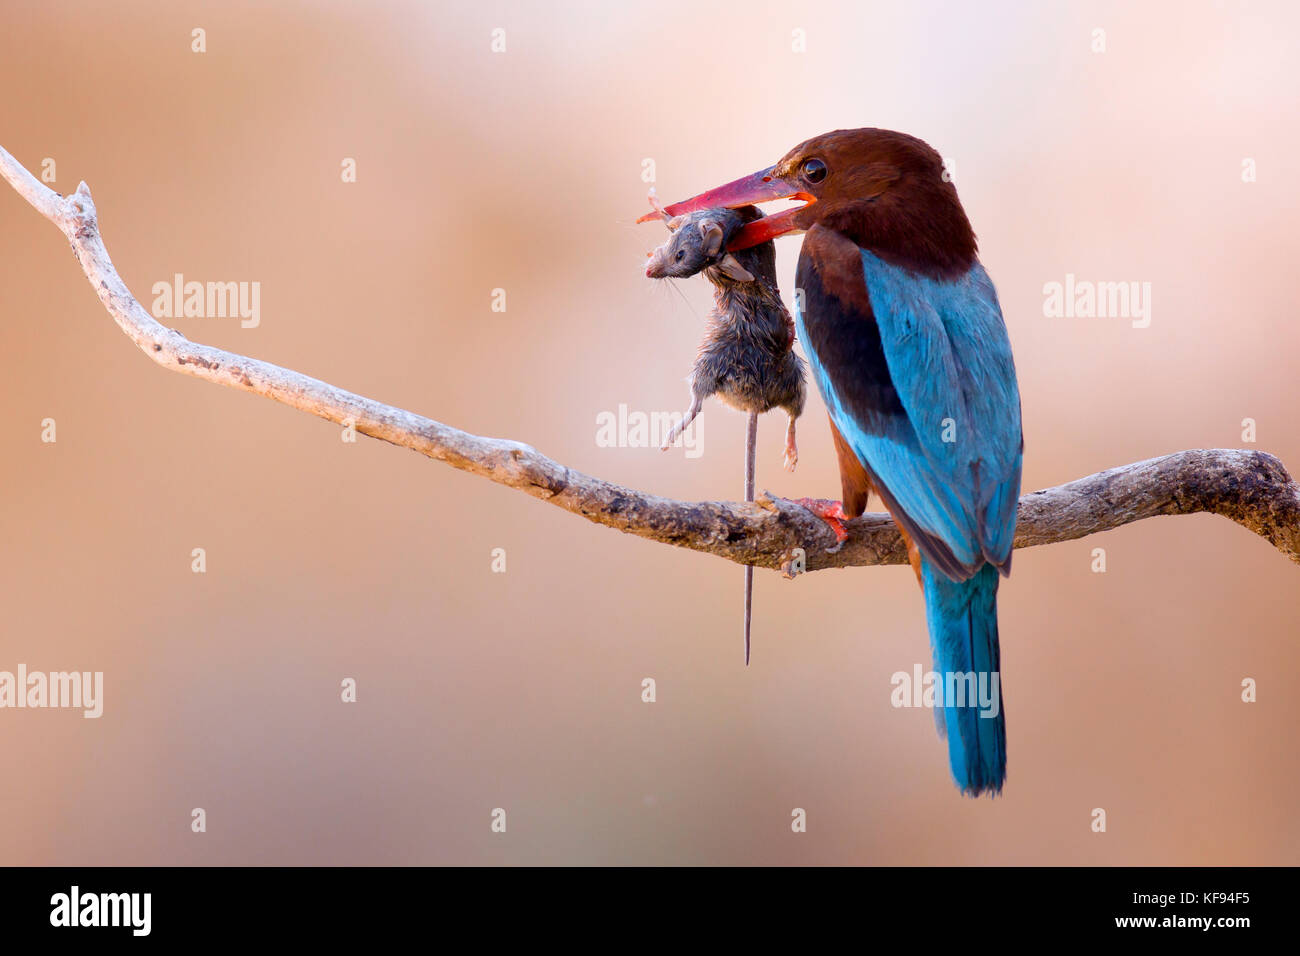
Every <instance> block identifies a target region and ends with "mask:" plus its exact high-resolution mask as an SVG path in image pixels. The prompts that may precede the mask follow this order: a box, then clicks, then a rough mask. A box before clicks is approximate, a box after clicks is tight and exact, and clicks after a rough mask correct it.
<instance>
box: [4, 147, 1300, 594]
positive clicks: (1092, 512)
mask: <svg viewBox="0 0 1300 956" xmlns="http://www.w3.org/2000/svg"><path fill="white" fill-rule="evenodd" d="M0 174H3V176H4V177H5V179H7V180H8V181H9V183H10V185H12V186H13V187H14V189H15V190H17V191H18V193H19V194H20V195H21V196H22V197H23V198H24V199H26V200H27V201H28V202H29V203H31V204H32V206H34V207H35V208H36V209H37V210H38V211H39V212H40V213H41V214H42V215H43V216H45V217H46V218H47V219H49V220H50V221H51V222H53V223H54V224H55V225H57V226H58V227H59V229H60V230H62V232H63V234H64V235H65V236H66V237H67V238H68V241H69V242H70V243H71V244H72V249H73V252H75V253H76V255H77V259H78V261H80V263H81V267H82V269H83V270H84V271H85V273H86V278H87V279H89V280H90V284H91V286H92V287H93V288H94V289H95V292H96V294H98V296H99V298H100V301H101V302H103V303H104V307H105V308H106V309H107V310H108V312H109V314H110V315H111V316H112V317H113V319H114V320H115V321H116V322H117V324H118V326H119V327H120V328H121V329H122V331H123V332H125V333H126V334H127V336H128V337H129V338H130V339H131V341H133V342H134V343H135V344H136V345H137V346H139V347H140V349H141V350H142V351H143V352H144V353H145V354H146V355H148V356H149V357H150V358H151V359H153V360H154V361H155V362H157V363H158V364H159V365H161V366H163V367H164V368H168V369H171V370H172V371H174V372H181V373H182V374H185V375H193V376H195V377H196V378H201V379H203V380H204V381H208V382H213V383H215V384H217V385H225V386H227V387H229V388H237V389H241V390H243V391H246V392H253V393H254V394H257V395H262V396H264V397H266V398H269V399H272V400H274V401H277V402H281V403H283V404H285V405H290V406H292V407H293V408H297V409H299V410H301V411H304V412H309V413H310V414H312V415H316V416H318V417H320V418H324V419H327V420H328V421H332V422H335V423H338V424H340V425H346V424H349V423H350V424H353V425H354V426H355V428H356V430H357V431H359V432H361V433H362V434H365V435H370V436H371V437H373V438H379V439H382V440H383V441H386V442H391V443H392V444H394V445H400V446H401V447H403V448H410V449H411V450H413V451H417V452H419V453H420V454H422V455H427V456H428V457H430V458H434V459H437V460H438V461H443V462H446V463H447V464H449V465H451V466H452V467H453V468H459V469H461V470H462V471H468V472H470V473H472V474H475V475H481V476H482V477H484V478H487V479H489V480H491V481H495V482H497V483H498V484H502V485H506V486H507V487H510V488H517V489H519V490H521V491H524V492H526V493H528V494H530V495H532V496H533V497H535V498H541V499H543V500H544V501H548V502H550V503H551V504H553V505H556V506H558V507H560V508H564V509H565V510H566V511H570V512H573V513H574V514H578V515H582V516H583V517H584V518H586V519H587V520H589V521H593V522H596V523H597V524H603V525H606V526H608V527H611V528H617V529H619V530H620V531H625V532H628V533H630V534H635V535H639V536H640V537H643V538H649V539H651V540H653V541H662V542H664V543H665V544H671V545H675V546H677V547H683V548H691V549H693V550H695V551H704V552H707V553H709V554H715V555H718V556H719V557H723V558H727V559H729V560H731V561H735V562H737V563H740V564H755V565H758V566H759V567H767V568H780V567H782V565H783V564H784V563H785V562H787V561H788V560H789V559H790V556H791V554H792V552H793V550H794V549H796V548H803V549H804V551H805V553H806V567H807V570H809V571H816V570H819V569H821V568H835V567H849V566H853V565H871V564H903V563H906V561H907V552H906V550H905V549H904V547H903V544H902V541H901V539H900V537H899V535H898V532H897V530H896V529H895V527H894V524H893V522H892V521H891V520H890V518H889V517H888V516H887V515H883V514H867V515H863V516H862V517H861V518H858V519H856V520H854V521H851V522H849V523H848V529H849V540H848V541H847V542H846V543H845V545H844V547H843V548H842V549H840V550H839V551H838V552H835V553H833V554H832V553H829V552H827V551H826V550H825V549H826V548H827V547H828V546H829V545H830V544H832V542H833V537H832V535H831V533H830V531H829V530H828V529H827V528H826V526H825V524H824V523H823V522H822V521H821V520H820V519H818V518H815V517H813V516H812V515H811V514H809V513H808V512H806V511H804V510H803V509H802V508H800V507H798V506H797V505H792V504H790V503H788V502H785V501H782V500H780V499H775V500H774V499H770V498H763V499H761V500H759V501H758V502H756V503H753V504H745V503H743V502H719V501H706V502H694V503H692V502H682V501H674V500H672V499H669V498H661V497H659V496H657V495H651V494H646V493H645V492H641V491H636V490H634V489H632V488H625V487H623V486H621V485H616V484H612V483H610V482H607V481H602V480H600V479H599V478H593V477H591V476H590V475H584V474H582V473H581V472H577V471H574V470H572V469H570V468H566V467H565V466H564V465H561V464H559V463H558V462H555V461H552V460H551V459H550V458H547V457H546V456H545V455H542V454H540V453H539V452H537V451H536V450H535V449H533V448H531V447H530V446H528V445H524V444H521V443H519V442H515V441H509V440H505V439H499V438H482V437H479V436H478V435H471V434H469V433H468V432H463V431H460V430H459V429H456V428H452V427H450V426H449V425H443V424H441V423H440V422H436V421H433V420H432V419H430V418H425V417H423V416H421V415H416V414H414V413H413V412H408V411H405V410H403V409H400V408H395V407H393V406H391V405H384V404H382V403H381V402H376V401H374V400H373V399H369V398H366V397H364V396H362V395H357V394H355V393H353V392H348V391H344V390H343V389H341V388H337V387H335V386H333V385H330V384H329V383H328V382H322V381H320V380H319V379H314V378H310V377H308V376H306V375H302V374H301V373H299V372H295V371H293V370H291V369H286V368H281V367H280V366H278V365H272V364H270V363H269V362H261V361H258V360H257V359H252V358H246V357H245V356H242V355H237V354H235V353H233V352H226V351H223V350H222V349H216V348H212V347H211V346H207V345H201V344H199V343H196V342H191V341H189V340H188V339H186V338H185V336H183V335H181V334H180V333H179V332H177V331H175V330H174V329H168V328H165V327H164V326H162V325H161V324H160V323H159V322H157V321H156V320H155V319H154V318H153V316H151V315H150V314H149V313H148V312H147V311H146V310H145V309H144V307H143V306H141V305H140V303H139V302H137V301H136V299H135V298H134V297H133V296H132V295H131V293H130V292H129V291H128V290H127V288H126V285H125V283H123V281H122V279H121V277H120V276H119V275H118V274H117V270H116V269H114V268H113V262H112V260H111V259H110V258H109V256H108V250H107V249H106V248H105V247H104V243H103V240H102V238H101V237H100V234H99V224H98V221H97V218H96V215H95V204H94V202H93V201H92V200H91V198H90V190H89V189H88V188H87V187H86V184H85V183H82V184H81V185H79V186H78V187H77V191H76V192H75V193H73V194H72V195H71V196H68V197H62V196H60V195H59V194H58V193H55V192H53V191H52V190H50V189H48V188H47V187H46V186H44V185H43V184H42V183H40V182H38V181H37V180H36V179H35V178H34V177H33V176H32V175H31V174H30V173H29V172H28V171H27V170H26V169H24V168H23V167H22V165H20V164H19V163H18V161H17V160H15V159H14V158H13V157H12V156H11V155H9V153H7V152H5V150H4V149H3V148H0ZM1202 511H1203V512H1208V513H1211V514H1218V515H1222V516H1224V517H1225V518H1230V519H1232V520H1233V521H1235V522H1237V523H1238V524H1240V525H1242V526H1243V527H1246V528H1249V529H1250V530H1251V531H1253V532H1255V533H1256V534H1258V535H1260V536H1261V537H1263V538H1266V539H1267V540H1268V541H1269V542H1270V543H1271V544H1272V545H1273V546H1274V547H1276V548H1277V549H1278V550H1279V551H1281V552H1282V553H1283V554H1285V555H1286V556H1287V557H1289V558H1290V559H1291V560H1292V561H1295V562H1297V563H1300V488H1298V487H1297V485H1296V483H1295V482H1294V481H1292V480H1291V477H1290V475H1288V474H1287V472H1286V469H1285V468H1283V467H1282V463H1281V462H1280V461H1278V460H1277V459H1276V458H1274V457H1273V456H1272V455H1267V454H1264V453H1263V452H1253V451H1243V450H1235V449H1216V450H1200V449H1197V450H1191V451H1183V452H1178V453H1176V454H1173V455H1166V456H1165V457H1163V458H1153V459H1151V460H1149V461H1140V462H1137V463H1135V464H1131V465H1124V466H1121V467H1119V468H1112V469H1110V470H1109V471H1103V472H1100V473H1098V474H1095V475H1090V476H1088V477H1087V478H1080V479H1079V480H1077V481H1072V482H1070V483H1069V484H1065V485H1061V486H1059V487H1056V488H1048V489H1046V490H1044V491H1037V492H1034V493H1033V494H1029V495H1025V496H1024V497H1023V498H1021V499H1020V516H1019V522H1018V524H1017V527H1016V547H1017V548H1025V547H1031V546H1033V545H1039V544H1050V543H1052V542H1056V541H1069V540H1073V539H1075V538H1081V537H1084V536H1085V535H1089V534H1095V533H1097V532H1099V531H1109V530H1111V529H1113V528H1118V527H1121V526H1122V525H1126V524H1129V523H1130V522H1133V521H1139V520H1141V519H1143V518H1150V517H1153V516H1155V515H1174V514H1192V513H1195V512H1202Z"/></svg>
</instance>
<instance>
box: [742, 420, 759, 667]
mask: <svg viewBox="0 0 1300 956" xmlns="http://www.w3.org/2000/svg"><path fill="white" fill-rule="evenodd" d="M757 452H758V412H750V413H749V428H748V430H746V432H745V500H746V501H753V500H754V468H755V466H756V465H757V460H758V454H757ZM753 610H754V566H753V565H752V564H747V565H745V666H746V667H748V666H749V625H750V622H751V621H752V620H753Z"/></svg>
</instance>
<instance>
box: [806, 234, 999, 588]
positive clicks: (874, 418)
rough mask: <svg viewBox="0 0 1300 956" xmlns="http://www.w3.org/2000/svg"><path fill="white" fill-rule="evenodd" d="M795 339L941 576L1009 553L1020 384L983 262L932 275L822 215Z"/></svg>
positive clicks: (963, 574)
mask: <svg viewBox="0 0 1300 956" xmlns="http://www.w3.org/2000/svg"><path fill="white" fill-rule="evenodd" d="M797 284H798V286H799V288H800V290H801V292H802V295H801V296H796V305H800V302H799V300H800V299H802V300H803V302H802V307H801V308H799V309H798V313H799V314H798V316H797V320H798V324H799V333H800V338H801V339H802V341H803V342H804V347H805V350H806V351H807V352H808V353H809V354H808V358H809V362H810V365H811V366H812V369H813V373H814V378H815V379H816V381H817V385H818V388H819V390H820V391H821V394H822V397H823V399H824V400H825V402H826V406H827V408H828V410H829V411H830V415H831V419H832V421H833V422H834V423H835V427H836V428H837V429H838V430H839V432H840V434H841V435H842V436H843V438H844V440H845V441H846V442H847V443H848V444H849V446H850V447H851V448H852V449H853V451H854V453H855V454H856V455H857V456H858V458H859V459H860V460H861V462H862V464H863V465H864V466H865V467H866V468H867V469H868V471H869V472H870V474H871V477H872V480H873V483H874V484H875V486H876V489H877V491H878V492H879V493H880V494H881V496H882V498H884V499H885V502H886V505H887V506H888V507H889V509H890V511H891V513H893V514H894V516H895V517H896V518H897V519H898V520H899V523H900V524H902V525H903V526H904V528H905V529H906V530H908V532H909V533H910V534H912V536H913V538H914V539H915V540H916V543H917V545H918V547H920V548H921V550H922V552H923V553H924V554H926V556H927V557H929V558H930V559H931V560H932V561H933V562H934V563H935V564H936V565H937V566H938V567H939V568H941V569H942V570H943V571H944V572H945V573H946V574H947V575H948V576H949V577H952V578H954V579H957V580H964V579H966V578H968V577H970V576H971V575H972V574H974V573H975V571H976V570H978V568H979V566H980V565H981V564H983V563H984V562H985V561H988V562H989V563H991V564H994V565H996V566H998V567H1000V568H1003V569H1005V568H1006V567H1007V566H1008V564H1009V562H1010V558H1011V543H1012V536H1013V534H1014V531H1015V518H1016V505H1017V503H1018V500H1019V494H1020V470H1021V459H1022V447H1023V446H1022V439H1021V425H1020V394H1019V389H1018V388H1017V385H1016V375H1015V366H1014V364H1013V362H1012V358H1011V346H1010V343H1009V341H1008V339H1007V333H1006V326H1005V324H1004V322H1003V319H1002V312H1001V309H1000V308H999V306H998V300H997V293H996V291H995V290H994V288H993V283H992V282H991V281H990V280H989V278H988V275H987V273H985V271H984V268H983V266H981V265H980V264H979V263H976V264H975V265H974V266H973V267H972V268H971V269H970V270H969V271H968V272H967V273H965V274H964V275H962V276H960V277H957V278H955V279H951V280H943V279H931V278H927V277H925V276H921V275H918V274H916V273H914V272H911V271H909V270H906V269H904V268H902V267H900V266H896V265H893V264H891V263H888V262H885V261H884V260H882V259H880V258H878V257H877V256H875V255H873V254H871V253H869V252H865V251H862V250H860V249H859V248H858V247H857V246H856V245H855V244H854V243H853V242H852V241H851V240H849V239H847V238H845V237H843V236H840V235H839V234H837V233H833V232H831V231H830V230H826V229H823V228H820V227H814V229H813V230H810V232H809V234H808V237H807V238H806V239H805V241H804V249H803V253H802V254H801V256H800V264H799V277H798V280H797Z"/></svg>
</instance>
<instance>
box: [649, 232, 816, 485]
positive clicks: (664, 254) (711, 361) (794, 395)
mask: <svg viewBox="0 0 1300 956" xmlns="http://www.w3.org/2000/svg"><path fill="white" fill-rule="evenodd" d="M762 215H763V214H762V212H760V211H759V210H758V208H757V207H755V206H742V207H740V208H738V209H704V210H700V211H699V212H694V213H691V214H689V215H686V216H679V217H677V218H675V219H666V222H667V225H668V228H669V230H670V231H671V233H670V235H669V236H668V240H667V241H666V242H665V243H664V244H663V245H661V246H660V247H659V248H658V249H656V250H655V251H654V252H652V253H651V254H650V261H649V262H648V263H647V265H646V275H647V276H649V277H650V278H652V279H668V278H685V277H688V276H693V275H695V274H697V273H699V272H703V273H704V276H705V278H707V279H708V280H709V282H710V283H712V284H713V289H714V293H713V298H714V308H713V311H712V312H711V313H710V314H709V317H708V320H707V325H706V327H705V331H704V339H703V341H702V342H701V343H700V348H699V353H698V354H697V355H696V358H695V367H694V370H693V371H692V373H691V406H690V408H689V409H688V410H687V412H686V415H685V416H684V417H683V419H682V421H681V422H680V423H679V424H678V425H676V426H675V427H674V428H673V430H672V431H671V432H670V433H669V435H668V438H667V440H666V441H665V442H664V447H665V448H667V447H668V446H669V445H671V444H672V443H673V442H674V441H676V439H677V436H678V435H680V434H681V432H682V431H683V430H685V429H686V428H687V427H688V426H689V425H690V423H691V422H692V421H694V420H695V416H697V415H698V414H699V413H700V409H701V408H702V407H703V404H704V400H705V399H706V398H708V397H709V396H710V395H717V396H718V398H720V399H721V400H722V401H723V402H725V403H726V404H728V405H730V406H731V407H732V408H735V409H737V410H739V411H742V412H749V413H751V414H762V413H763V412H768V411H771V410H772V409H774V408H781V409H784V411H785V412H786V414H787V415H788V416H789V425H788V427H787V429H786V446H785V467H786V469H787V470H793V469H794V466H795V464H796V462H797V461H798V459H799V453H798V447H797V445H796V443H795V419H797V418H798V417H799V416H800V415H801V414H803V408H804V399H805V387H804V362H803V360H802V359H801V358H799V356H798V355H796V354H795V352H794V348H793V346H794V320H793V319H792V318H791V317H790V313H789V312H788V311H787V310H786V307H785V305H784V303H782V301H781V293H780V290H779V289H778V288H777V282H776V249H775V247H774V245H773V243H771V242H765V243H761V244H760V245H757V246H754V247H753V248H750V249H743V250H741V251H739V252H734V253H729V252H727V251H726V247H727V241H728V240H729V239H730V238H731V237H732V236H733V235H734V234H735V233H736V232H738V231H739V230H740V228H741V227H742V226H744V225H745V224H746V223H749V222H753V221H754V220H756V219H759V218H762Z"/></svg>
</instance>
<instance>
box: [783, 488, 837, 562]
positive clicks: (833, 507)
mask: <svg viewBox="0 0 1300 956" xmlns="http://www.w3.org/2000/svg"><path fill="white" fill-rule="evenodd" d="M783 500H786V501H789V502H790V503H791V504H793V505H798V506H799V507H801V508H803V509H805V510H807V511H811V512H812V513H813V514H815V515H816V516H817V517H819V518H821V519H822V520H823V521H825V522H826V523H827V524H828V525H829V526H830V529H831V531H832V532H834V534H835V547H833V548H827V549H826V553H827V554H834V553H835V552H837V551H839V550H840V548H842V547H844V542H845V541H848V540H849V531H848V529H847V528H845V527H844V522H846V521H848V520H849V516H848V515H846V514H845V513H844V506H843V505H842V504H841V503H840V502H838V501H831V500H830V499H829V498H787V499H783Z"/></svg>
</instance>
